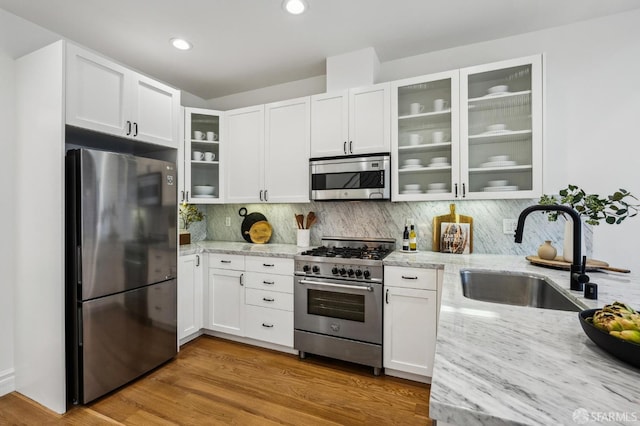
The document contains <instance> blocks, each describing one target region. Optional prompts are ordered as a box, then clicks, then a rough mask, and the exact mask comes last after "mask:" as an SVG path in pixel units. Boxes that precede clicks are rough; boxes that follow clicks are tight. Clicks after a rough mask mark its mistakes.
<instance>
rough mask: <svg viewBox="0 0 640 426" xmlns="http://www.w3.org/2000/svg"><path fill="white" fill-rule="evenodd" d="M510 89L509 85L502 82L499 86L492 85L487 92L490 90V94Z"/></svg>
mask: <svg viewBox="0 0 640 426" xmlns="http://www.w3.org/2000/svg"><path fill="white" fill-rule="evenodd" d="M508 91H509V86H507V85H506V84H501V85H499V86H493V87H490V88H489V90H487V92H489V94H491V95H493V94H494V93H505V92H508Z"/></svg>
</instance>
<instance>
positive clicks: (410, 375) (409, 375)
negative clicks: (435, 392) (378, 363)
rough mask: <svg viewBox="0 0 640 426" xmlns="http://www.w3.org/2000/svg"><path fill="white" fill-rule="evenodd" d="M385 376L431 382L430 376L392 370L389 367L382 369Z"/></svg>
mask: <svg viewBox="0 0 640 426" xmlns="http://www.w3.org/2000/svg"><path fill="white" fill-rule="evenodd" d="M384 374H385V375H386V376H393V377H399V378H401V379H407V380H413V381H414V382H420V383H428V384H431V377H427V376H421V375H419V374H414V373H407V372H405V371H399V370H393V369H390V368H385V369H384Z"/></svg>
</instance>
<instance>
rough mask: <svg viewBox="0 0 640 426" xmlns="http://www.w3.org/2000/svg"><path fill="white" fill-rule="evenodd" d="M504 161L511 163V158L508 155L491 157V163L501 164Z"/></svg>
mask: <svg viewBox="0 0 640 426" xmlns="http://www.w3.org/2000/svg"><path fill="white" fill-rule="evenodd" d="M502 161H509V156H508V155H494V156H492V157H489V162H490V163H499V162H502Z"/></svg>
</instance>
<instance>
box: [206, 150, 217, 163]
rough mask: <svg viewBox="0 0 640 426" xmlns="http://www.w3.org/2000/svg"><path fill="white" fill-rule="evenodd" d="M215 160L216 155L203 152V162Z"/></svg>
mask: <svg viewBox="0 0 640 426" xmlns="http://www.w3.org/2000/svg"><path fill="white" fill-rule="evenodd" d="M215 159H216V155H215V154H214V153H213V152H209V151H207V152H205V153H204V161H213V160H215Z"/></svg>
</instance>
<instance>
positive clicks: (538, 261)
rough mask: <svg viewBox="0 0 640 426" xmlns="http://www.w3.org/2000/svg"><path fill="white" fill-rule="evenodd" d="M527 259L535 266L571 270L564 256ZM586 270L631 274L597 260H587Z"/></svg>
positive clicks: (626, 270)
mask: <svg viewBox="0 0 640 426" xmlns="http://www.w3.org/2000/svg"><path fill="white" fill-rule="evenodd" d="M525 259H527V260H528V261H529V262H531V263H532V264H534V265H539V266H545V267H547V268H555V269H564V270H567V271H568V270H570V269H571V262H567V261H566V260H564V259H563V258H562V256H556V258H555V259H553V260H547V259H542V258H540V257H538V256H526V257H525ZM586 269H587V271H597V270H599V269H602V270H606V271H613V272H623V273H629V272H631V271H630V270H628V269H621V268H614V267H612V266H609V264H608V263H607V262H603V261H602V260H596V259H587V268H586Z"/></svg>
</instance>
